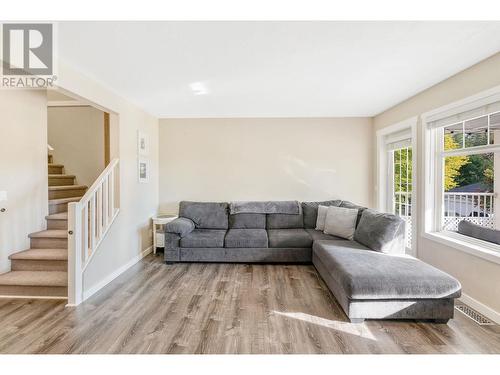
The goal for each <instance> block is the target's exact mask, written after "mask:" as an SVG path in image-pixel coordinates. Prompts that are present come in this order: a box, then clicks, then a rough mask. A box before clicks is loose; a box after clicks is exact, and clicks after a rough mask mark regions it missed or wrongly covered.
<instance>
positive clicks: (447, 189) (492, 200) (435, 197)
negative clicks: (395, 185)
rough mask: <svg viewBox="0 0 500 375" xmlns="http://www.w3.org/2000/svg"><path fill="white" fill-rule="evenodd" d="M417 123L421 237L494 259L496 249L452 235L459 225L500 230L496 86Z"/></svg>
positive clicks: (498, 92)
mask: <svg viewBox="0 0 500 375" xmlns="http://www.w3.org/2000/svg"><path fill="white" fill-rule="evenodd" d="M422 119H423V123H424V126H425V127H424V131H423V133H424V156H425V164H424V172H423V174H424V176H425V182H424V235H425V236H427V235H429V236H430V237H429V238H432V239H435V240H436V241H441V242H442V241H445V242H447V244H449V245H450V246H454V247H455V248H457V249H461V250H463V251H466V252H470V253H473V254H477V255H478V256H481V257H485V258H487V259H493V258H495V257H496V258H495V259H496V260H495V261H498V259H497V258H498V251H500V246H499V245H496V244H493V243H488V242H486V241H482V240H478V239H476V238H473V237H467V236H463V235H460V234H458V233H456V232H457V231H458V224H459V223H460V222H461V221H469V222H472V223H475V224H477V225H480V226H483V227H486V228H491V229H497V230H500V215H498V214H500V211H499V209H500V207H499V202H500V201H499V200H498V199H497V191H498V188H499V186H500V88H495V89H492V90H490V91H488V92H485V93H482V94H479V95H477V96H475V97H474V98H469V99H465V100H462V101H461V102H460V103H458V104H457V103H454V104H452V105H449V106H446V107H443V108H440V109H438V110H435V111H432V113H427V114H424V115H423V116H422ZM497 213H498V214H497ZM492 253H496V254H497V255H496V256H495V255H492ZM492 257H493V258H492Z"/></svg>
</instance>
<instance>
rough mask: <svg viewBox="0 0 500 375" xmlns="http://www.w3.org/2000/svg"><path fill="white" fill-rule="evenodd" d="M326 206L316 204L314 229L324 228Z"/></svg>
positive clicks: (321, 229) (322, 229)
mask: <svg viewBox="0 0 500 375" xmlns="http://www.w3.org/2000/svg"><path fill="white" fill-rule="evenodd" d="M327 211H328V206H318V216H317V218H316V230H320V231H324V230H325V219H326V212H327Z"/></svg>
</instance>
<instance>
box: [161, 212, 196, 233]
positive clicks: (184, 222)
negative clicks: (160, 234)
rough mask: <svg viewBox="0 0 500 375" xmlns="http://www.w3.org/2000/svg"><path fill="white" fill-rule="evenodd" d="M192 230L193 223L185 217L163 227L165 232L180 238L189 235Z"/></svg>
mask: <svg viewBox="0 0 500 375" xmlns="http://www.w3.org/2000/svg"><path fill="white" fill-rule="evenodd" d="M194 228H195V225H194V223H193V221H192V220H190V219H188V218H185V217H178V218H177V219H174V220H172V221H171V222H170V223H167V224H166V225H165V231H166V232H168V233H177V234H178V235H179V236H181V237H184V236H185V235H187V234H189V233H191V232H192V231H193V230H194Z"/></svg>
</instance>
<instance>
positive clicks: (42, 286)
mask: <svg viewBox="0 0 500 375" xmlns="http://www.w3.org/2000/svg"><path fill="white" fill-rule="evenodd" d="M48 172H49V215H48V216H46V217H45V219H46V221H47V229H46V230H43V231H40V232H35V233H31V234H30V235H29V236H28V237H29V238H30V248H29V249H27V250H24V251H20V252H18V253H14V254H12V255H10V256H9V259H10V260H11V271H10V272H7V273H4V274H2V275H0V296H2V297H14V296H15V297H47V298H67V296H68V233H67V230H68V203H70V202H77V201H79V200H80V199H81V198H82V196H83V195H84V194H85V192H86V191H87V187H86V186H83V185H76V184H75V176H74V175H67V174H64V165H62V164H54V163H53V158H52V155H49V156H48Z"/></svg>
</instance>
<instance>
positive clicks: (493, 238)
mask: <svg viewBox="0 0 500 375" xmlns="http://www.w3.org/2000/svg"><path fill="white" fill-rule="evenodd" d="M458 233H460V234H463V235H464V236H469V237H474V238H477V239H479V240H483V241H488V242H492V243H496V244H499V245H500V230H498V229H490V228H486V227H482V226H480V225H477V224H474V223H471V222H470V221H466V220H462V221H461V222H460V223H458Z"/></svg>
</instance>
